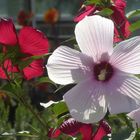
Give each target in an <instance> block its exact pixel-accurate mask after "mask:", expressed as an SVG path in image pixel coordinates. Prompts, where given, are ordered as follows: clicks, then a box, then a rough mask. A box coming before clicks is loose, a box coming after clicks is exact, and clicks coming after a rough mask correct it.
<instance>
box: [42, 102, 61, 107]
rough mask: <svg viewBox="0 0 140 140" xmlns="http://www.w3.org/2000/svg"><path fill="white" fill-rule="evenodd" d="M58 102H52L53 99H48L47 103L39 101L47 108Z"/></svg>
mask: <svg viewBox="0 0 140 140" xmlns="http://www.w3.org/2000/svg"><path fill="white" fill-rule="evenodd" d="M57 103H58V102H54V101H49V102H48V103H40V105H41V106H43V107H44V108H48V107H50V106H51V105H52V104H57Z"/></svg>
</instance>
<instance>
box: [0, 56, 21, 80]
mask: <svg viewBox="0 0 140 140" xmlns="http://www.w3.org/2000/svg"><path fill="white" fill-rule="evenodd" d="M5 70H6V71H7V73H10V75H9V77H7V75H6V73H5ZM15 72H19V69H18V67H17V66H13V65H12V62H11V60H10V59H7V60H5V61H4V64H3V68H2V67H0V78H2V79H9V78H10V76H12V73H15Z"/></svg>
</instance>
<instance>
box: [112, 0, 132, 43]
mask: <svg viewBox="0 0 140 140" xmlns="http://www.w3.org/2000/svg"><path fill="white" fill-rule="evenodd" d="M125 7H126V2H125V1H123V0H116V1H115V5H114V6H112V7H111V9H112V10H113V14H112V15H111V18H112V20H113V21H114V24H115V36H114V42H119V41H121V40H123V39H126V38H128V37H129V36H130V35H131V32H130V30H129V26H130V23H129V21H128V20H127V18H126V17H125Z"/></svg>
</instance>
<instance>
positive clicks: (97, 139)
mask: <svg viewBox="0 0 140 140" xmlns="http://www.w3.org/2000/svg"><path fill="white" fill-rule="evenodd" d="M110 133H111V128H110V126H109V124H108V123H107V122H106V121H104V120H102V121H101V122H100V124H99V127H98V129H97V131H96V133H95V134H94V136H93V138H92V140H102V138H103V137H104V136H107V135H108V134H110Z"/></svg>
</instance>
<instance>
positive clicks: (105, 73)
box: [94, 61, 114, 82]
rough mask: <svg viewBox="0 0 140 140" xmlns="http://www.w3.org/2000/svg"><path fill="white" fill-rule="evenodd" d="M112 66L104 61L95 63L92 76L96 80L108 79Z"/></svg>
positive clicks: (110, 75)
mask: <svg viewBox="0 0 140 140" xmlns="http://www.w3.org/2000/svg"><path fill="white" fill-rule="evenodd" d="M113 72H114V71H113V67H112V66H111V65H110V64H109V63H108V62H106V61H103V62H100V63H98V64H95V66H94V76H95V79H96V80H97V81H103V82H105V81H108V80H110V78H111V77H112V75H113Z"/></svg>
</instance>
